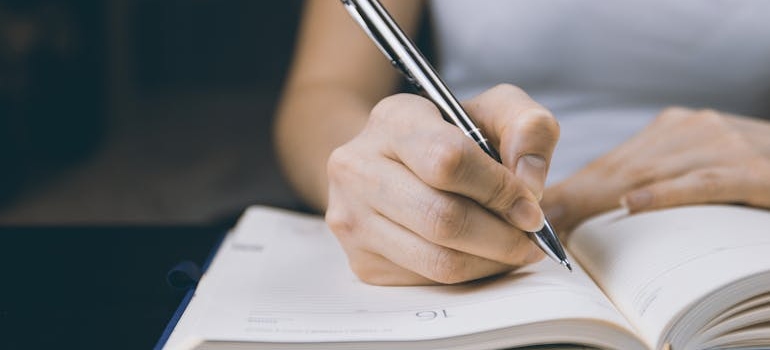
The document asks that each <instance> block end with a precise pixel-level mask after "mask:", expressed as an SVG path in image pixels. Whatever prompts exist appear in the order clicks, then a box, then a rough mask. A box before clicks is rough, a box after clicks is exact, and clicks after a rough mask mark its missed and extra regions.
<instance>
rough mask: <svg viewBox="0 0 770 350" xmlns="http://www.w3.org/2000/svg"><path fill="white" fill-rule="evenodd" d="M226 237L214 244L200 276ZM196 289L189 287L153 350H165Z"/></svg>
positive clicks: (223, 236) (193, 286) (192, 286)
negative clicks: (164, 347)
mask: <svg viewBox="0 0 770 350" xmlns="http://www.w3.org/2000/svg"><path fill="white" fill-rule="evenodd" d="M226 235H227V233H225V234H223V235H221V237H220V238H219V239H218V240H217V242H216V244H214V247H213V248H212V249H211V252H209V255H208V257H206V260H205V261H204V262H203V267H202V268H201V269H200V275H202V274H204V273H206V270H207V269H208V267H209V264H211V261H212V260H214V256H216V254H217V252H218V251H219V247H220V246H221V245H222V242H223V241H224V238H225V236H226ZM177 266H179V265H177ZM172 270H173V269H172ZM200 275H199V276H197V278H196V280H195V282H196V283H197V280H198V279H200ZM195 287H196V285H195V284H192V285H191V286H190V287H189V289H188V290H187V293H185V296H184V298H183V299H182V302H180V303H179V307H177V309H176V311H174V315H173V316H171V320H169V321H168V324H166V328H165V329H164V330H163V333H162V334H161V335H160V339H158V342H157V343H156V344H155V346H154V347H153V350H161V349H163V346H164V345H166V341H168V338H169V337H170V336H171V332H173V331H174V328H175V327H176V324H177V322H179V319H180V318H181V317H182V314H184V311H185V309H187V305H188V304H190V300H192V298H193V295H195Z"/></svg>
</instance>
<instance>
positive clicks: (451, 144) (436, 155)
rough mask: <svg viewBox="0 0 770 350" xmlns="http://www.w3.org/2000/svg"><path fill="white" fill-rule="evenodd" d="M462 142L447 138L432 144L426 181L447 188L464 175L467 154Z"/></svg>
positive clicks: (428, 154)
mask: <svg viewBox="0 0 770 350" xmlns="http://www.w3.org/2000/svg"><path fill="white" fill-rule="evenodd" d="M462 141H464V140H460V139H457V138H446V140H442V141H441V142H432V143H431V146H430V147H429V148H428V150H427V152H426V158H427V159H426V163H427V164H428V172H427V174H426V177H427V178H426V179H425V180H426V181H427V182H428V183H430V184H432V185H434V186H436V187H440V188H445V187H446V186H447V185H449V184H452V183H454V182H456V180H457V179H458V178H459V176H461V175H462V173H463V170H464V169H463V165H464V164H463V163H465V160H464V158H465V154H464V153H465V152H464V146H463V143H462Z"/></svg>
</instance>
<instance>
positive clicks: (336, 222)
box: [324, 201, 356, 240]
mask: <svg viewBox="0 0 770 350" xmlns="http://www.w3.org/2000/svg"><path fill="white" fill-rule="evenodd" d="M324 220H325V221H326V225H327V226H329V229H330V230H331V231H332V233H334V235H335V236H337V238H339V239H340V240H345V239H346V238H349V237H351V236H352V235H353V234H354V233H355V231H356V229H355V227H356V220H355V218H354V216H353V215H352V214H351V213H350V212H349V211H348V210H346V209H345V208H343V207H342V206H339V205H336V204H335V203H333V202H332V201H330V203H329V208H328V209H327V210H326V214H325V215H324Z"/></svg>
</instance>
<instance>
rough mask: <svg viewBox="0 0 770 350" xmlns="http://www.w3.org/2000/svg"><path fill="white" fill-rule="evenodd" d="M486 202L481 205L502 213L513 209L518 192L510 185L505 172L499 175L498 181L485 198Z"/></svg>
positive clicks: (510, 182)
mask: <svg viewBox="0 0 770 350" xmlns="http://www.w3.org/2000/svg"><path fill="white" fill-rule="evenodd" d="M486 198H487V200H486V201H484V202H482V203H481V205H482V206H484V207H486V208H489V209H492V210H496V211H504V210H508V209H510V208H511V207H513V203H515V202H516V200H517V199H518V198H519V196H518V190H517V188H516V187H515V185H513V184H512V181H511V179H510V178H509V177H508V174H507V173H505V172H501V173H500V179H498V180H497V181H495V185H494V186H493V187H492V192H491V193H490V194H489V195H488V196H487V197H486Z"/></svg>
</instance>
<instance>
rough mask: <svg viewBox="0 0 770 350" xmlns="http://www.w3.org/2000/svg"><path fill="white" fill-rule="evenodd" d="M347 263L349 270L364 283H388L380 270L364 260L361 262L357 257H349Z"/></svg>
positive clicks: (378, 284) (376, 284)
mask: <svg viewBox="0 0 770 350" xmlns="http://www.w3.org/2000/svg"><path fill="white" fill-rule="evenodd" d="M349 265H350V270H351V271H353V273H354V274H355V275H356V276H358V278H359V279H360V280H361V281H362V282H364V283H366V284H370V285H375V286H381V285H386V284H388V283H387V282H388V281H387V280H385V279H384V276H383V274H382V271H379V270H378V269H374V268H372V267H371V266H370V264H369V263H368V262H366V261H363V262H362V261H360V260H359V259H350V261H349Z"/></svg>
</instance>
